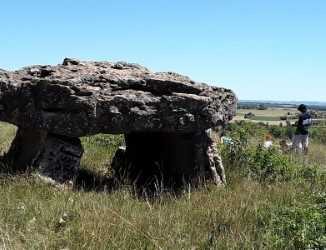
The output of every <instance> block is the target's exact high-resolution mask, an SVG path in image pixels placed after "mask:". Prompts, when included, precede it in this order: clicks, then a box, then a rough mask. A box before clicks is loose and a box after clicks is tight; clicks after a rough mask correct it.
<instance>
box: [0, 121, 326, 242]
mask: <svg viewBox="0 0 326 250" xmlns="http://www.w3.org/2000/svg"><path fill="white" fill-rule="evenodd" d="M0 129H1V136H0V146H1V151H2V152H4V151H6V150H7V149H8V146H9V144H10V141H11V140H12V137H13V135H14V132H15V129H14V127H12V126H8V125H6V124H1V125H0ZM82 141H83V145H84V147H85V155H84V158H83V161H82V167H83V169H84V170H87V171H88V172H89V173H93V175H94V179H95V176H97V175H100V176H101V175H103V173H104V172H106V171H107V168H108V165H109V164H108V163H109V162H110V160H111V158H112V156H113V152H114V151H115V149H116V148H117V146H118V145H119V143H121V141H122V138H121V137H119V136H118V137H117V136H109V135H105V136H104V135H102V136H101V135H99V136H95V137H88V138H83V139H82ZM325 150H326V146H325V145H322V144H314V145H312V151H311V153H310V155H309V156H308V158H304V159H302V162H305V163H304V164H309V165H313V166H314V168H316V169H317V168H318V169H324V168H325V165H326V156H325V153H324V152H325ZM298 164H299V163H298ZM226 170H227V176H228V185H227V187H226V188H217V187H215V186H213V185H211V184H207V186H206V187H203V188H201V189H198V190H191V189H188V188H186V189H185V190H184V192H183V193H182V194H180V195H178V196H176V195H174V194H171V193H165V194H162V195H161V196H160V197H159V198H156V199H154V200H151V199H147V198H146V197H135V196H134V195H133V193H132V192H131V189H132V187H119V188H118V189H117V190H112V191H107V190H106V189H105V186H104V187H102V188H98V187H96V185H97V184H98V183H96V181H95V180H94V183H93V184H94V186H92V185H90V187H89V188H88V189H84V190H83V189H82V188H81V189H78V190H76V189H71V188H67V189H59V188H57V187H54V186H51V185H48V184H45V183H42V182H41V181H39V180H38V179H37V178H35V177H31V176H25V175H21V176H11V175H8V174H6V172H5V171H2V174H1V176H0V197H1V199H0V249H305V248H309V247H313V246H315V245H316V244H318V246H321V247H323V246H324V247H326V238H325V236H323V234H324V233H326V231H323V230H325V226H326V225H325V223H326V214H325V213H323V212H322V210H321V209H319V207H318V206H319V205H318V204H319V202H320V200H321V201H322V202H326V201H325V199H326V195H325V178H324V175H323V174H322V173H321V174H318V175H317V174H316V175H315V174H312V175H311V174H308V176H309V177H307V178H301V177H300V178H299V177H298V178H293V179H291V180H288V181H277V182H273V183H262V182H260V181H258V180H256V179H253V178H249V177H248V176H242V175H241V174H240V172H241V171H240V170H239V169H233V168H231V166H229V165H226ZM90 176H92V175H90ZM324 219H325V220H324ZM289 225H290V226H289ZM323 242H324V243H323Z"/></svg>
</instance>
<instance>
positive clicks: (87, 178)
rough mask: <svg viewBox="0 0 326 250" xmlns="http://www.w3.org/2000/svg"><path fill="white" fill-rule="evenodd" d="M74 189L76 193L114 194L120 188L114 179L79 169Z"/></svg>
mask: <svg viewBox="0 0 326 250" xmlns="http://www.w3.org/2000/svg"><path fill="white" fill-rule="evenodd" d="M73 187H74V190H75V191H86V192H92V191H93V192H113V191H116V190H118V189H119V188H120V187H119V184H118V182H117V181H116V179H115V178H114V177H110V176H106V175H101V174H99V173H97V172H94V171H91V170H89V169H84V168H81V169H79V171H78V173H77V176H76V178H75V180H74V186H73Z"/></svg>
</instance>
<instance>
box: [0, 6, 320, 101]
mask: <svg viewBox="0 0 326 250" xmlns="http://www.w3.org/2000/svg"><path fill="white" fill-rule="evenodd" d="M0 23H1V29H0V68H4V69H17V68H19V67H22V66H25V65H29V64H58V63H60V62H61V61H62V60H63V58H64V57H76V58H81V59H91V60H110V61H117V60H126V61H131V62H138V63H141V64H143V65H145V66H147V67H149V68H150V69H152V70H155V71H176V72H179V73H183V74H186V75H189V76H191V77H192V78H193V79H195V80H198V81H204V82H208V83H211V84H214V85H221V86H225V87H229V88H232V89H233V90H234V91H235V92H236V93H237V95H238V96H239V98H240V99H260V100H265V99H268V100H311V101H326V1H325V0H311V1H308V0H273V1H263V0H238V1H233V0H214V1H213V0H212V1H210V0H207V1H192V0H178V1H177V0H176V1H172V0H171V1H168V0H148V1H145V0H143V1H142V0H138V1H136V0H124V1H119V0H114V1H111V0H97V1H96V0H78V1H77V0H75V1H73V0H52V1H44V0H42V1H40V0H28V1H25V0H21V1H18V0H2V1H1V4H0Z"/></svg>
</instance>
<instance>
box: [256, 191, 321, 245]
mask: <svg viewBox="0 0 326 250" xmlns="http://www.w3.org/2000/svg"><path fill="white" fill-rule="evenodd" d="M305 197H306V196H305ZM325 206H326V194H325V192H324V193H318V194H314V195H313V199H312V200H309V201H307V203H302V202H301V203H300V202H297V203H296V204H293V205H292V206H274V207H272V208H264V209H261V210H259V212H258V218H259V222H258V223H259V225H260V227H261V228H262V231H263V238H264V240H265V242H266V243H265V244H266V245H267V246H268V247H269V248H271V249H284V248H286V249H325V248H326V210H325Z"/></svg>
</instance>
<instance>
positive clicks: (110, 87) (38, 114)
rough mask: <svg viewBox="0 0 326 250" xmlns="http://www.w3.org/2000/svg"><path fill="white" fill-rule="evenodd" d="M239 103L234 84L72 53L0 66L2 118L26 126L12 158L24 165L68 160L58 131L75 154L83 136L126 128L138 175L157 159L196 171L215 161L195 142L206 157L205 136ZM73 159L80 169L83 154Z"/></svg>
mask: <svg viewBox="0 0 326 250" xmlns="http://www.w3.org/2000/svg"><path fill="white" fill-rule="evenodd" d="M236 102H237V100H236V97H235V95H234V93H233V92H232V91H230V90H228V89H224V88H218V87H211V86H208V85H206V84H201V83H195V82H194V81H192V80H191V79H189V78H188V77H185V76H182V75H179V74H176V73H171V72H167V73H152V72H150V71H149V70H148V69H146V68H144V67H142V66H140V65H137V64H129V63H124V62H119V63H110V62H80V61H78V60H73V59H65V60H64V62H63V64H62V65H57V66H39V65H37V66H30V67H26V68H23V69H21V70H18V71H14V72H8V71H3V70H1V71H0V120H2V121H6V122H9V123H12V124H15V125H17V126H18V127H19V130H18V133H17V137H16V139H15V141H14V143H13V145H12V148H11V150H10V151H9V153H8V158H10V159H15V160H14V162H15V164H14V165H15V166H16V167H17V168H20V169H24V168H26V166H29V165H30V164H33V163H34V164H35V163H36V162H38V163H39V164H41V163H42V164H41V165H42V166H47V167H46V168H47V169H53V170H55V171H57V169H58V168H57V167H53V165H55V164H58V162H61V160H58V161H57V160H53V161H52V160H50V158H51V157H50V156H49V155H50V154H52V153H51V152H56V150H57V149H55V148H56V147H59V146H58V142H53V136H54V137H55V136H64V137H61V138H65V139H64V142H62V144H63V145H67V143H68V142H69V141H70V143H68V144H71V145H72V148H74V149H73V150H72V151H73V152H74V153H72V154H73V155H74V157H77V158H78V157H79V158H80V157H81V154H82V149H81V146H80V142H77V144H76V140H78V139H77V138H78V137H81V136H86V135H93V134H97V133H110V134H125V136H126V146H127V149H126V154H127V155H128V161H129V162H132V164H131V165H133V166H134V168H135V169H136V170H135V172H136V173H138V175H139V174H140V173H142V172H148V173H151V172H155V173H156V170H154V169H155V167H153V166H154V165H157V164H158V165H159V167H158V168H159V169H164V171H163V173H164V176H165V178H167V176H174V177H175V176H179V177H180V175H182V178H184V177H185V176H188V177H189V178H190V176H196V175H197V174H198V171H197V169H198V166H197V165H200V166H199V168H206V169H209V166H208V165H210V164H209V163H207V164H206V163H199V164H197V163H196V161H199V162H200V160H198V159H197V158H198V157H197V158H196V157H195V156H194V155H196V152H197V151H198V150H197V149H196V146H195V145H201V146H200V147H201V149H202V151H203V152H204V153H202V155H206V156H202V157H204V158H205V157H206V158H207V157H208V156H207V154H206V153H205V152H207V149H208V148H209V147H210V146H208V145H210V144H212V143H206V142H205V141H207V139H205V138H206V135H204V134H205V131H206V130H207V129H209V128H212V127H219V126H224V125H225V124H226V123H227V122H228V121H229V120H230V119H231V118H232V117H233V115H234V114H235V109H236ZM40 131H41V132H40ZM48 134H51V135H52V136H51V137H50V136H49V135H48ZM198 135H201V136H198ZM35 136H36V137H35ZM34 137H35V138H37V139H36V140H34V139H32V138H34ZM198 138H200V139H198ZM59 144H60V143H59ZM24 145H25V146H24ZM76 145H77V146H76ZM65 147H66V146H63V148H65ZM50 148H51V149H50ZM68 151H70V149H69V150H68ZM208 151H209V150H208ZM42 152H43V153H42ZM44 152H46V153H44ZM39 157H43V160H39ZM60 157H61V156H60ZM60 157H59V158H60ZM62 157H63V156H62ZM63 158H65V157H63ZM77 158H76V159H77ZM199 158H200V157H199ZM26 159H27V160H26ZM36 159H38V160H37V161H36ZM74 159H75V158H74ZM162 159H163V160H162ZM206 160H207V161H208V162H209V160H208V158H207V159H206ZM72 161H73V162H74V163H73V164H72V165H73V166H74V167H72V169H76V166H77V165H79V161H78V160H72ZM157 161H158V163H157ZM40 162H41V163H40ZM45 162H46V163H45ZM53 162H55V163H53ZM144 163H146V164H144ZM41 165H39V167H40V169H43V170H44V167H41ZM64 165H65V164H64ZM68 165H69V164H66V166H68ZM129 165H130V164H129ZM142 165H144V166H143V167H142ZM145 165H146V166H145ZM206 165H207V166H208V168H207V166H206ZM50 166H52V167H50ZM62 166H63V165H62ZM146 169H150V171H143V170H146ZM43 170H42V171H43ZM51 171H52V170H51ZM45 172H47V171H45ZM52 172H53V171H52ZM160 173H162V171H160ZM50 175H51V174H50ZM189 178H186V179H189ZM59 179H60V178H59ZM64 179H66V178H61V179H60V181H63V180H64ZM172 179H173V178H172ZM221 179H223V178H221Z"/></svg>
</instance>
